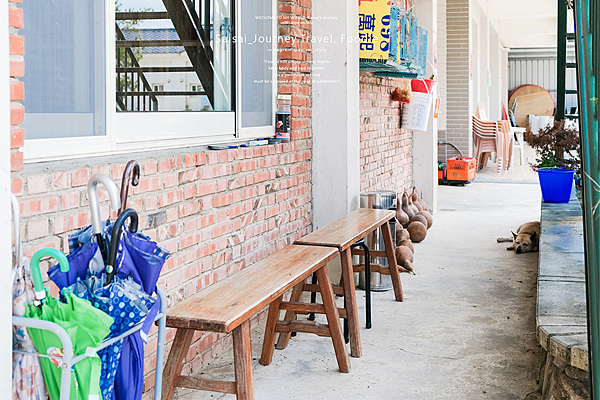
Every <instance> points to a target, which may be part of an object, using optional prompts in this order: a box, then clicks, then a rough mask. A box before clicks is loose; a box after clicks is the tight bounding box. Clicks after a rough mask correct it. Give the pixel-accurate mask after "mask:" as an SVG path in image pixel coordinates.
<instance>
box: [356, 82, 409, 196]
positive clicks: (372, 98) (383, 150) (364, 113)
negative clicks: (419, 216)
mask: <svg viewBox="0 0 600 400" xmlns="http://www.w3.org/2000/svg"><path fill="white" fill-rule="evenodd" d="M408 84H409V81H408V80H406V79H395V78H380V77H375V76H373V74H372V73H369V72H362V73H361V74H360V123H361V125H360V191H361V192H368V191H375V190H394V191H397V192H399V191H402V190H403V189H408V188H410V187H412V184H413V179H412V132H410V131H405V130H403V129H400V115H401V111H400V104H399V102H397V101H392V100H391V93H392V92H393V90H394V88H395V87H405V86H408Z"/></svg>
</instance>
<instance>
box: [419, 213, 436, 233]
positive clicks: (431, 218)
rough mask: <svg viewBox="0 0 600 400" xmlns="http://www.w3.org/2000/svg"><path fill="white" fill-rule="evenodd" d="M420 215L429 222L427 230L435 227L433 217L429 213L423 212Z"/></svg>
mask: <svg viewBox="0 0 600 400" xmlns="http://www.w3.org/2000/svg"><path fill="white" fill-rule="evenodd" d="M419 215H422V216H423V217H425V219H426V220H427V229H429V228H431V226H432V225H433V217H432V216H431V214H430V213H429V211H421V212H420V213H419Z"/></svg>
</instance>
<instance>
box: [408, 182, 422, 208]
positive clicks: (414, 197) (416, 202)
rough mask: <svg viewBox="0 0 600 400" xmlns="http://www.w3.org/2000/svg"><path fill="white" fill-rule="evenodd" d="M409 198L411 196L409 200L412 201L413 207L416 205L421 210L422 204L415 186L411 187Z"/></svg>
mask: <svg viewBox="0 0 600 400" xmlns="http://www.w3.org/2000/svg"><path fill="white" fill-rule="evenodd" d="M410 198H411V201H412V203H413V205H414V206H415V207H417V209H418V210H419V211H423V205H422V204H421V202H420V201H419V194H418V193H417V187H416V186H415V187H414V188H413V192H412V194H411V195H410Z"/></svg>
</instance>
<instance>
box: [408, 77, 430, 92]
mask: <svg viewBox="0 0 600 400" xmlns="http://www.w3.org/2000/svg"><path fill="white" fill-rule="evenodd" d="M425 85H427V86H425ZM433 85H435V81H433V80H431V79H413V80H411V81H410V87H411V89H412V91H413V92H418V93H431V92H432V91H433Z"/></svg>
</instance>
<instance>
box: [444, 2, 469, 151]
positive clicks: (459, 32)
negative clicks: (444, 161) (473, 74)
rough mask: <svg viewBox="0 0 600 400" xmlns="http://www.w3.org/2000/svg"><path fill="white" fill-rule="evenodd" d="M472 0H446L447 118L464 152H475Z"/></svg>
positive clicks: (451, 136) (448, 129)
mask: <svg viewBox="0 0 600 400" xmlns="http://www.w3.org/2000/svg"><path fill="white" fill-rule="evenodd" d="M469 24H470V18H469V0H447V1H446V54H447V66H446V76H447V81H446V82H447V95H446V97H447V102H446V104H447V111H448V113H447V118H446V137H447V138H448V141H450V142H452V143H454V144H455V145H456V146H458V148H459V149H461V151H462V153H463V155H465V156H470V155H471V154H472V147H473V146H472V143H473V139H472V136H471V131H470V123H471V112H470V110H469V106H470V96H471V94H470V90H469V89H470V87H471V84H472V82H471V80H470V58H469V55H470V54H469V53H470V47H469V45H470V44H469V30H470V27H469Z"/></svg>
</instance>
